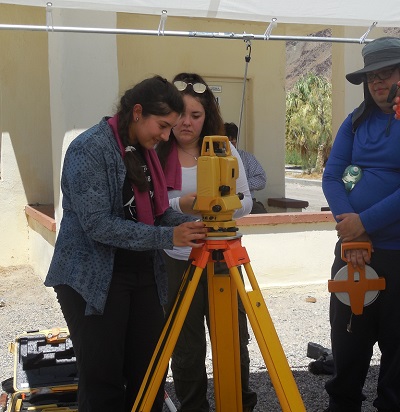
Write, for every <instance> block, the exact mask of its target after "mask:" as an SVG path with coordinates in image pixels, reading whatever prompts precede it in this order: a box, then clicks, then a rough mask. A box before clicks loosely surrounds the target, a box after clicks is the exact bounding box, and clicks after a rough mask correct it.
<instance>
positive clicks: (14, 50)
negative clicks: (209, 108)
mask: <svg viewBox="0 0 400 412" xmlns="http://www.w3.org/2000/svg"><path fill="white" fill-rule="evenodd" d="M0 13H1V15H2V22H4V23H10V24H37V25H45V9H44V8H35V7H22V6H11V5H4V4H1V5H0ZM53 24H54V25H55V26H78V27H79V26H86V27H109V28H113V27H118V28H134V29H146V30H151V29H154V30H155V29H157V27H158V25H159V17H157V16H139V15H134V14H115V13H109V12H93V11H81V10H72V9H71V10H54V11H53ZM165 29H166V30H180V31H190V32H193V31H198V32H209V33H211V32H227V33H229V32H235V33H249V34H263V33H264V32H265V29H266V27H265V24H263V23H251V24H250V23H245V22H232V21H216V20H208V19H190V18H168V20H167V22H166V27H165ZM318 29H320V27H315V26H299V25H296V26H294V25H283V24H280V25H278V27H277V28H276V29H274V32H273V33H274V34H276V35H282V36H284V35H304V34H308V33H310V32H315V31H317V30H318ZM344 33H346V32H344ZM250 38H251V36H250ZM346 47H347V48H349V49H347V48H344V47H342V49H341V48H340V47H339V46H338V50H340V52H339V53H338V55H337V56H338V57H337V56H336V55H335V56H334V58H335V60H334V72H335V73H337V74H338V79H339V75H340V76H341V75H342V73H343V69H342V66H344V67H345V69H347V68H348V67H350V66H351V64H350V63H351V62H352V59H355V61H356V62H358V63H359V61H360V58H359V55H358V53H354V48H357V47H358V45H348V46H346ZM350 48H351V50H353V52H351V51H348V50H350ZM358 48H359V47H358ZM248 52H249V50H248V47H247V44H246V42H244V41H242V40H233V39H231V40H227V39H215V38H214V39H202V38H188V37H163V36H139V35H118V36H116V35H111V34H78V33H57V32H51V30H50V31H49V32H48V33H46V32H29V31H21V30H13V31H6V30H0V53H1V54H0V55H1V60H0V99H1V100H0V130H1V133H2V135H1V136H2V144H1V149H0V150H1V165H0V167H1V177H0V179H1V180H0V225H1V229H2V235H3V236H2V237H1V239H0V266H9V265H13V264H26V263H31V264H33V265H34V266H35V268H37V270H38V271H39V272H40V273H41V275H44V274H45V273H46V271H47V267H48V264H49V261H50V257H51V255H52V250H53V246H54V241H55V235H52V234H48V233H45V232H43V233H41V231H40V230H38V228H37V227H35V224H33V223H31V222H29V224H28V223H27V217H26V215H25V213H24V207H25V205H26V204H29V203H33V204H34V203H40V204H47V203H54V206H55V211H56V213H55V217H56V221H57V227H59V223H60V220H61V217H62V213H61V200H62V199H61V195H60V173H61V168H62V160H63V156H64V153H65V150H66V149H67V147H68V145H69V143H70V142H71V140H72V139H74V138H75V137H76V136H77V135H78V134H79V133H80V132H81V131H82V130H85V129H87V128H88V127H90V126H91V125H93V124H94V123H97V122H98V121H99V120H100V118H101V117H102V116H104V115H111V114H113V113H114V111H115V106H116V104H117V102H118V100H119V96H120V94H121V93H122V92H123V91H124V90H125V89H127V88H128V87H130V86H131V85H133V84H135V83H136V82H138V81H139V80H142V79H143V78H145V77H149V76H152V75H154V74H156V73H157V74H161V75H163V76H165V77H166V78H168V79H172V77H173V76H174V75H175V74H176V73H178V72H181V71H193V72H198V73H199V74H201V75H202V76H204V77H206V78H216V79H227V80H228V81H229V80H232V81H234V82H239V81H242V80H243V76H244V72H245V67H246V62H245V57H246V56H247V55H248ZM358 63H356V64H355V66H356V67H358V66H357V64H358ZM353 65H354V64H353ZM285 75H286V73H285V42H284V41H260V40H257V41H252V42H251V60H250V62H249V63H248V65H247V77H248V79H249V80H248V84H247V98H246V105H247V107H246V113H247V117H246V128H245V136H244V138H245V142H244V144H245V147H246V149H247V150H251V151H253V152H254V153H256V155H257V157H258V159H259V160H260V161H261V162H262V164H263V166H264V167H265V169H266V171H267V176H268V182H267V189H266V190H264V191H263V192H262V193H260V196H259V197H260V199H261V200H263V201H264V202H265V200H266V199H267V197H280V196H284V194H285V180H284V154H285V142H284V135H285ZM341 78H342V79H343V77H341ZM338 84H339V87H340V94H338V95H337V96H336V97H335V99H337V100H336V104H335V109H334V110H338V108H341V107H343V105H344V102H345V101H346V98H347V93H348V91H347V88H346V87H345V85H344V83H343V80H342V83H338ZM334 92H335V91H334ZM236 103H237V107H238V115H239V111H240V104H241V101H240V99H238V101H237V102H236ZM342 115H343V111H341V112H340V116H338V117H337V119H339V117H343V116H342ZM289 228H290V226H289V227H288V231H290V230H289ZM288 236H289V235H288ZM271 238H272V237H271V236H270V237H269V238H268V239H266V241H267V242H270V240H271ZM292 238H295V236H294V235H293V236H292ZM272 243H273V242H272ZM44 256H46V257H45V258H43V257H44ZM303 256H304V255H303Z"/></svg>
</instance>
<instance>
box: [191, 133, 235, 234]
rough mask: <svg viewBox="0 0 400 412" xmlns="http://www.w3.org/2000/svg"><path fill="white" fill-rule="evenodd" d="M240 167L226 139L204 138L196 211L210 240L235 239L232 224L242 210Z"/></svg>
mask: <svg viewBox="0 0 400 412" xmlns="http://www.w3.org/2000/svg"><path fill="white" fill-rule="evenodd" d="M238 176H239V165H238V161H237V159H236V157H235V156H232V152H231V148H230V144H229V139H228V137H226V136H205V137H204V140H203V145H202V148H201V154H200V157H199V160H198V163H197V197H196V200H195V202H194V205H193V209H194V210H196V211H199V212H200V213H201V216H202V220H203V222H204V223H205V225H206V227H208V228H209V232H208V236H212V237H215V236H232V235H235V232H236V231H237V230H238V229H237V227H236V222H235V221H234V220H232V217H233V213H234V211H235V210H236V209H240V208H241V207H242V204H241V203H240V200H241V199H243V194H242V193H236V179H237V178H238Z"/></svg>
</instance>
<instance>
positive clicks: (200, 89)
mask: <svg viewBox="0 0 400 412" xmlns="http://www.w3.org/2000/svg"><path fill="white" fill-rule="evenodd" d="M174 85H175V87H176V88H177V89H178V90H179V91H180V92H183V91H184V90H186V88H187V87H188V86H189V85H190V86H192V89H193V91H194V92H195V93H204V92H205V91H206V89H207V86H206V85H205V84H203V83H188V82H184V81H182V80H177V81H176V82H174Z"/></svg>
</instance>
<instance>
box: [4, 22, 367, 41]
mask: <svg viewBox="0 0 400 412" xmlns="http://www.w3.org/2000/svg"><path fill="white" fill-rule="evenodd" d="M0 30H24V31H43V32H49V31H51V32H55V33H97V34H120V35H134V36H159V35H160V31H159V30H136V29H109V28H101V27H68V26H53V25H51V26H50V27H49V26H36V25H25V24H0ZM161 33H162V36H165V37H191V38H193V37H197V38H202V39H204V38H210V39H211V38H212V39H232V40H247V39H251V40H262V41H273V40H282V41H299V42H301V41H304V42H320V43H357V44H360V39H359V38H357V39H356V38H340V37H316V36H273V35H271V36H269V37H268V39H267V38H266V37H265V35H264V34H259V35H258V34H248V33H233V32H225V33H221V32H198V31H162V32H161ZM371 41H372V39H365V43H369V42H371Z"/></svg>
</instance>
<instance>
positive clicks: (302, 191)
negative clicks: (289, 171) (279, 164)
mask: <svg viewBox="0 0 400 412" xmlns="http://www.w3.org/2000/svg"><path fill="white" fill-rule="evenodd" d="M285 196H286V197H288V198H292V199H299V200H306V201H308V203H309V206H308V208H307V209H304V210H303V211H305V212H320V211H321V207H327V206H328V203H327V201H326V199H325V196H324V194H323V192H322V188H321V181H320V180H311V179H300V178H296V177H286V179H285Z"/></svg>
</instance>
